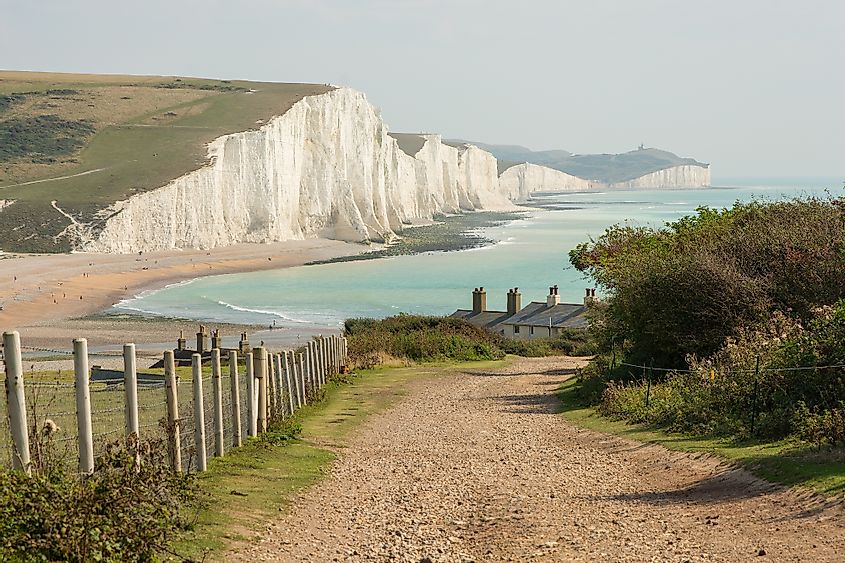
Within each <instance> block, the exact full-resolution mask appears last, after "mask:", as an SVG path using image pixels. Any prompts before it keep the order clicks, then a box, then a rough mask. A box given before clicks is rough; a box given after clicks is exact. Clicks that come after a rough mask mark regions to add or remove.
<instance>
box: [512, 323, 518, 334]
mask: <svg viewBox="0 0 845 563" xmlns="http://www.w3.org/2000/svg"><path fill="white" fill-rule="evenodd" d="M513 333H514V334H519V325H513Z"/></svg>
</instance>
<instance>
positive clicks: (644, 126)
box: [0, 0, 845, 179]
mask: <svg viewBox="0 0 845 563" xmlns="http://www.w3.org/2000/svg"><path fill="white" fill-rule="evenodd" d="M843 22H845V2H842V0H830V1H828V0H824V1H820V0H800V1H798V0H792V1H789V2H786V1H779V0H730V1H727V0H707V1H697V2H692V1H689V0H686V1H685V0H643V1H639V0H616V1H610V0H606V1H602V0H578V1H553V0H368V1H365V0H355V1H353V0H348V1H340V0H324V1H323V0H313V1H310V0H275V1H272V0H237V1H236V0H226V1H222V0H202V1H199V0H167V1H163V0H145V1H143V2H131V3H130V2H121V1H119V0H76V1H74V0H19V1H9V0H0V68H7V69H27V70H52V71H69V72H108V73H132V74H164V75H171V74H178V75H189V76H206V77H217V78H245V79H255V80H270V81H285V82H330V83H333V84H341V85H347V86H352V87H354V88H357V89H360V90H363V91H364V92H366V93H367V95H368V97H369V99H370V101H372V102H373V103H374V104H375V105H377V106H379V107H380V108H381V109H382V112H383V115H384V117H385V120H386V121H387V122H388V124H389V125H390V128H391V129H392V130H394V131H430V132H440V133H443V134H444V135H446V136H452V137H462V138H468V139H474V140H479V141H485V142H491V143H509V144H523V145H526V146H528V147H531V148H533V149H547V148H565V149H567V150H571V151H573V152H581V153H586V152H621V151H626V150H630V149H633V148H635V147H636V146H637V145H638V144H640V143H641V142H642V143H645V144H646V145H647V146H656V147H661V148H665V149H668V150H672V151H674V152H677V153H679V154H681V155H682V156H692V157H695V158H697V159H699V160H703V161H707V162H711V163H712V165H713V174H714V176H715V177H719V176H722V177H725V176H834V177H840V176H841V177H842V178H843V179H845V109H843V100H845V29H843V28H845V23H843Z"/></svg>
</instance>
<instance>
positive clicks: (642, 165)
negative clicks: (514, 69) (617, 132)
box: [448, 140, 708, 184]
mask: <svg viewBox="0 0 845 563" xmlns="http://www.w3.org/2000/svg"><path fill="white" fill-rule="evenodd" d="M448 142H449V143H453V144H462V143H467V142H469V143H471V144H473V145H475V146H477V147H479V148H482V149H484V150H486V151H488V152H490V153H492V154H493V155H494V156H495V157H496V158H497V159H499V174H501V173H502V172H504V171H505V170H507V169H508V168H510V167H511V166H515V165H517V164H522V163H523V162H530V163H532V164H539V165H541V166H548V167H549V168H554V169H555V170H560V171H561V172H566V173H567V174H571V175H573V176H577V177H579V178H585V179H587V180H593V181H596V182H602V183H605V184H613V183H616V182H625V181H627V180H633V179H634V178H639V177H640V176H645V175H646V174H651V173H652V172H657V171H659V170H665V169H666V168H672V167H674V166H680V165H684V164H691V165H697V166H708V165H707V164H705V163H703V162H698V161H697V160H695V159H694V158H682V157H679V156H678V155H676V154H673V153H671V152H668V151H664V150H660V149H650V148H649V149H646V148H643V149H637V150H635V151H630V152H626V153H622V154H572V153H570V152H567V151H565V150H550V151H532V150H531V149H528V148H525V147H522V146H519V145H488V144H486V143H477V142H475V141H461V140H453V141H448Z"/></svg>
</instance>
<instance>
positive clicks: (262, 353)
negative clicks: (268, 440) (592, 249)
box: [252, 346, 267, 433]
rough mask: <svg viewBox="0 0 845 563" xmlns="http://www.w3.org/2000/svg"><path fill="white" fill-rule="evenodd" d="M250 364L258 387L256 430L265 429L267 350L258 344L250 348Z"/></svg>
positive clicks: (261, 430) (261, 431) (264, 430)
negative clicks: (256, 346)
mask: <svg viewBox="0 0 845 563" xmlns="http://www.w3.org/2000/svg"><path fill="white" fill-rule="evenodd" d="M252 364H253V371H254V373H255V379H256V380H257V381H256V383H257V387H258V432H259V433H263V432H266V431H267V351H266V350H265V349H264V348H263V347H261V346H259V347H258V348H253V349H252Z"/></svg>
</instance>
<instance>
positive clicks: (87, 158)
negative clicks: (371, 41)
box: [0, 71, 332, 252]
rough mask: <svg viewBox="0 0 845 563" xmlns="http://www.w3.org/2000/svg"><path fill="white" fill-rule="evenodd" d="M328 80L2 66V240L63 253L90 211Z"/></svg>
mask: <svg viewBox="0 0 845 563" xmlns="http://www.w3.org/2000/svg"><path fill="white" fill-rule="evenodd" d="M331 89H332V87H331V86H328V85H323V84H284V83H270V82H247V81H242V80H211V79H202V78H187V77H175V76H118V75H97V74H59V73H42V72H20V71H0V200H13V201H14V204H12V205H8V206H6V207H4V208H3V210H2V211H0V220H2V225H3V226H2V227H0V249H3V250H15V251H24V252H26V251H30V252H60V251H66V250H69V249H70V241H68V240H65V239H64V238H63V237H59V239H58V240H54V237H56V236H57V235H59V233H61V232H62V231H63V230H64V229H65V227H67V225H68V224H69V222H70V221H69V219H67V218H66V217H64V216H63V215H61V214H60V213H59V212H57V211H56V210H55V209H53V207H52V205H51V203H50V202H51V201H54V200H55V201H56V202H57V205H58V206H59V207H61V208H62V209H63V210H64V211H66V212H68V213H70V214H71V215H73V216H74V217H77V218H81V219H89V218H90V217H92V216H93V215H94V214H95V213H96V212H97V211H99V210H101V209H103V208H105V207H107V206H108V205H110V204H112V203H114V202H115V201H119V200H121V199H126V198H127V197H129V196H131V195H133V194H136V193H139V192H143V191H147V190H150V189H154V188H158V187H161V186H163V185H165V184H167V182H169V181H170V180H173V179H174V178H178V177H179V176H182V175H183V174H186V173H188V172H191V171H192V170H196V169H197V168H200V167H201V166H203V165H204V164H205V163H206V162H207V158H206V152H207V145H208V143H209V142H210V141H212V140H213V139H215V138H217V137H220V136H221V135H226V134H229V133H235V132H239V131H246V130H250V129H257V128H258V127H260V126H261V125H263V124H264V123H265V122H266V121H267V120H269V119H270V118H272V117H274V116H277V115H281V114H283V113H285V112H286V111H287V110H288V109H290V108H291V106H293V104H295V103H296V102H298V101H299V100H301V99H302V98H303V97H305V96H310V95H317V94H323V93H326V92H328V91H329V90H331Z"/></svg>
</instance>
